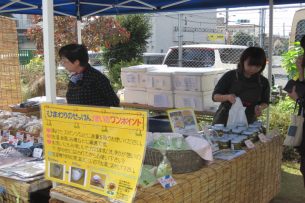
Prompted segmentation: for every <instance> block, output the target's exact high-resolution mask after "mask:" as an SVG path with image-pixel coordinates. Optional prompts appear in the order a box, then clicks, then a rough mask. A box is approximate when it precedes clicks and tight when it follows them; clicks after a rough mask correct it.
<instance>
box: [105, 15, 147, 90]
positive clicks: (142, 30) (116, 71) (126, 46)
mask: <svg viewBox="0 0 305 203" xmlns="http://www.w3.org/2000/svg"><path fill="white" fill-rule="evenodd" d="M117 20H118V21H119V22H120V24H121V26H122V27H123V28H125V29H126V30H127V31H128V32H129V33H130V38H129V40H128V41H124V42H119V43H118V44H116V45H114V46H111V47H110V48H107V47H105V49H104V50H103V60H104V64H106V65H107V66H109V67H108V69H109V76H110V78H112V82H113V83H114V84H116V83H118V84H117V85H116V86H120V85H121V84H120V83H121V82H120V78H119V75H120V71H121V70H120V68H121V67H122V66H120V65H123V64H128V62H131V64H133V65H135V61H137V63H140V62H141V61H142V54H143V52H145V50H146V45H147V39H148V38H149V37H150V36H151V33H150V29H151V26H150V23H149V18H148V17H147V16H145V15H124V16H119V17H117ZM109 62H112V63H109ZM119 66H120V67H119ZM114 67H116V68H114Z"/></svg>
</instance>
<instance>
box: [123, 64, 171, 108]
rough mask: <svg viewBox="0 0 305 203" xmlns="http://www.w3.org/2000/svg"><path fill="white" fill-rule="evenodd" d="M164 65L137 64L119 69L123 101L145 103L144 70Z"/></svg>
mask: <svg viewBox="0 0 305 203" xmlns="http://www.w3.org/2000/svg"><path fill="white" fill-rule="evenodd" d="M166 67H167V66H166V65H165V66H164V65H138V66H130V67H127V68H122V69H121V80H122V85H123V86H124V87H125V90H124V102H127V103H137V104H147V91H146V72H147V71H150V70H155V69H157V68H166Z"/></svg>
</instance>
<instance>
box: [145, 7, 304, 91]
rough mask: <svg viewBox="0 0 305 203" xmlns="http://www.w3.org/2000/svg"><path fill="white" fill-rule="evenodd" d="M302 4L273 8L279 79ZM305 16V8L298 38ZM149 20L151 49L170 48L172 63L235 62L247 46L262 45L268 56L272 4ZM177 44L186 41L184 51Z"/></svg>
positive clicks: (228, 66)
mask: <svg viewBox="0 0 305 203" xmlns="http://www.w3.org/2000/svg"><path fill="white" fill-rule="evenodd" d="M301 8H302V7H301V6H299V5H298V6H296V5H291V6H285V7H275V8H274V12H273V16H274V17H273V36H272V39H273V42H272V45H273V47H272V50H273V51H272V56H273V61H272V64H273V70H272V71H273V72H275V73H276V74H275V75H276V76H277V78H275V82H276V83H278V84H280V85H284V84H285V83H286V81H287V74H286V73H285V71H284V70H283V69H282V68H281V60H282V58H281V57H282V54H283V53H286V52H287V51H288V48H289V46H290V45H292V43H291V42H289V39H290V38H292V36H291V35H292V34H293V27H292V19H293V16H294V14H295V12H296V11H297V10H300V9H301ZM304 16H305V10H303V15H302V14H300V17H299V19H300V20H299V22H298V23H297V25H296V28H295V29H296V33H295V36H296V37H295V41H298V40H300V38H301V36H303V35H304V34H305V17H304ZM303 18H304V19H303ZM179 22H180V23H179ZM151 24H152V37H151V38H150V39H149V41H148V46H147V52H153V53H158V52H159V53H164V52H167V50H169V53H168V55H167V56H166V58H165V60H164V63H165V64H167V65H168V66H171V67H174V66H182V67H192V68H199V67H220V68H226V69H232V68H236V65H237V63H238V60H239V57H240V54H241V53H242V51H243V50H244V49H246V48H247V47H249V46H259V47H262V48H263V49H264V50H265V52H266V55H267V56H268V58H269V53H268V52H269V37H270V36H269V9H268V7H263V8H246V9H245V8H241V9H234V10H233V9H230V10H225V9H222V10H219V9H218V10H209V11H200V12H199V11H194V12H187V13H179V14H177V13H167V14H154V15H151ZM179 25H180V27H179ZM291 33H292V34H291ZM161 35H162V37H161ZM293 41H294V40H293ZM179 44H180V45H182V53H181V55H180V57H179V51H178V50H179V47H178V45H179ZM265 72H266V73H267V71H265ZM266 73H265V75H266V76H267V74H266Z"/></svg>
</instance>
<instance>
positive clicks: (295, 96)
mask: <svg viewBox="0 0 305 203" xmlns="http://www.w3.org/2000/svg"><path fill="white" fill-rule="evenodd" d="M288 96H289V97H290V98H291V99H293V100H295V101H296V100H297V99H298V98H299V96H298V94H297V93H296V91H295V86H293V88H292V91H291V92H290V93H289V92H288Z"/></svg>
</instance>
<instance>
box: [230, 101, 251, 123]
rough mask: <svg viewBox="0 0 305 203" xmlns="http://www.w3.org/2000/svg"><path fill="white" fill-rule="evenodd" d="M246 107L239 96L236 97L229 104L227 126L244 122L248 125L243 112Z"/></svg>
mask: <svg viewBox="0 0 305 203" xmlns="http://www.w3.org/2000/svg"><path fill="white" fill-rule="evenodd" d="M245 110H246V107H244V106H243V104H242V102H241V100H240V98H239V97H236V101H235V103H234V104H233V105H232V106H231V109H230V111H229V118H228V121H227V126H228V127H236V126H237V124H244V125H246V126H248V120H247V116H246V113H245Z"/></svg>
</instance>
